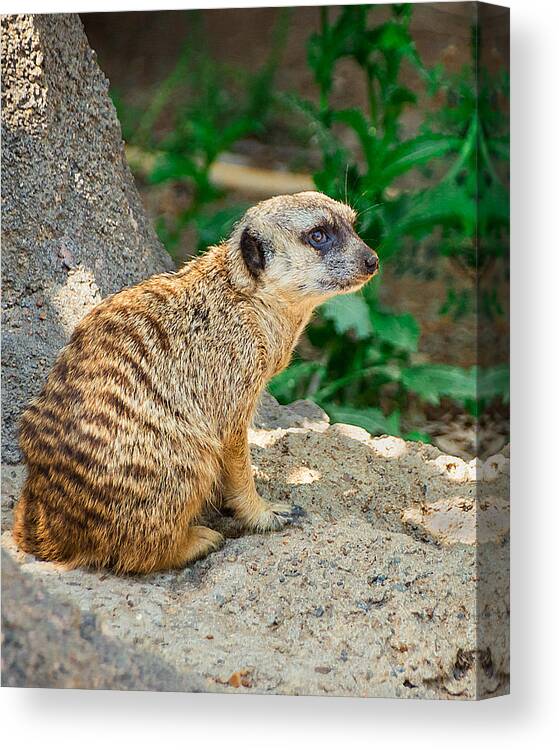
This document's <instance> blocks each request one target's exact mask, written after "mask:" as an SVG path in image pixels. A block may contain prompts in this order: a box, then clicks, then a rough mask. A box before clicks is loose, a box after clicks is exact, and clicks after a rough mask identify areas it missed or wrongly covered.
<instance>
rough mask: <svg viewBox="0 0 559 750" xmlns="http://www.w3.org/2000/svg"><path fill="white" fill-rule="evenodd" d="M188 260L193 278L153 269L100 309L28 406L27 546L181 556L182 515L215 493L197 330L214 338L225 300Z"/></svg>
mask: <svg viewBox="0 0 559 750" xmlns="http://www.w3.org/2000/svg"><path fill="white" fill-rule="evenodd" d="M187 270H188V271H190V277H191V278H189V275H188V274H183V275H182V276H181V275H162V276H159V277H154V278H152V279H149V280H148V281H146V282H144V283H143V284H140V285H138V286H137V287H134V288H132V289H128V290H125V291H123V292H121V293H119V294H117V295H114V296H113V297H111V298H109V299H107V300H105V301H104V302H103V303H101V304H100V305H99V306H98V307H97V308H95V309H94V310H93V311H92V312H91V313H90V314H89V315H88V316H87V317H86V318H85V319H84V321H83V322H82V323H81V324H80V325H79V326H78V327H77V329H76V331H75V332H74V334H73V336H72V338H71V340H70V343H69V345H68V346H67V347H65V349H64V350H63V351H62V352H61V354H60V356H59V358H58V360H57V362H56V364H55V366H54V368H53V369H52V371H51V373H50V375H49V378H48V380H47V383H46V385H45V387H44V389H43V391H42V393H41V394H40V396H39V397H38V398H36V399H35V400H34V401H33V402H32V403H31V404H30V405H29V406H28V408H27V410H26V411H25V413H24V414H23V417H22V421H21V428H20V444H21V447H22V450H23V452H24V455H25V458H26V462H27V465H28V469H29V475H28V479H27V482H26V484H25V487H24V490H23V494H22V498H21V500H20V502H19V504H18V506H17V511H16V523H15V530H14V534H15V537H16V540H17V541H18V542H19V543H20V545H21V546H22V547H23V548H24V549H26V550H27V551H28V552H31V553H33V554H35V555H37V556H38V557H41V558H46V559H56V560H59V561H61V562H66V563H68V564H69V565H80V564H94V565H104V566H111V567H114V568H116V569H117V570H119V569H122V570H132V571H133V570H146V569H147V570H149V569H150V567H156V566H157V567H160V563H161V561H162V558H164V557H165V555H166V554H167V553H168V555H167V556H168V558H169V563H171V562H172V558H173V538H174V537H175V535H176V526H177V519H178V518H180V521H181V522H182V523H183V524H184V525H186V526H188V523H189V521H190V519H191V518H192V517H194V516H196V515H197V514H198V512H199V510H200V505H201V504H202V503H203V502H204V501H205V500H206V499H207V497H208V496H209V495H210V494H211V492H212V486H213V484H214V483H215V481H216V477H217V476H218V471H219V458H218V449H219V444H218V441H217V440H216V439H215V437H214V433H215V430H214V429H212V425H211V424H210V422H211V418H212V413H211V408H208V405H209V404H208V403H204V402H205V401H206V400H208V402H209V401H210V400H211V394H210V393H206V392H204V390H203V389H200V388H199V387H198V385H197V384H198V383H199V381H200V379H201V380H204V372H203V371H202V368H203V363H202V362H201V361H200V360H201V357H200V353H201V347H200V345H199V342H197V341H196V339H197V338H198V337H201V336H203V337H204V339H205V343H204V348H203V351H205V352H206V353H207V352H208V350H209V349H211V345H212V341H211V339H212V332H211V331H212V329H211V326H210V323H211V318H212V317H213V316H215V314H216V310H215V304H214V306H213V309H212V302H211V301H210V302H209V303H208V295H209V296H210V297H211V296H212V290H211V285H210V287H208V284H207V279H205V280H204V283H203V284H200V281H199V277H198V275H197V273H196V269H195V267H194V266H193V267H192V269H187ZM201 287H203V288H201ZM215 291H216V293H217V290H215ZM220 292H221V293H222V294H223V290H220ZM225 323H226V321H225ZM218 328H219V329H221V331H222V333H223V328H224V319H223V317H221V319H220V325H219V326H218ZM214 334H215V331H214ZM214 337H215V336H214ZM215 344H216V345H217V344H218V342H217V341H216V342H215ZM207 364H208V363H207ZM217 364H218V363H217V362H215V365H216V366H217ZM205 369H206V370H208V369H209V368H208V367H206V368H205ZM208 376H211V371H208V372H207V373H206V377H208ZM186 499H188V502H186ZM139 539H141V540H142V541H141V543H138V540H139ZM179 541H180V540H179Z"/></svg>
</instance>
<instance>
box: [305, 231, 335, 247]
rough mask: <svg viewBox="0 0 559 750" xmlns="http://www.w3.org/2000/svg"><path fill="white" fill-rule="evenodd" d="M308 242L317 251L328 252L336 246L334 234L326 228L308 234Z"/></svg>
mask: <svg viewBox="0 0 559 750" xmlns="http://www.w3.org/2000/svg"><path fill="white" fill-rule="evenodd" d="M306 240H307V242H308V243H309V245H311V246H312V247H314V248H315V249H316V250H322V251H324V250H328V249H329V248H330V247H332V245H333V244H334V240H335V236H334V232H333V231H332V230H331V229H329V228H326V227H315V228H314V229H311V231H310V232H308V234H307V236H306Z"/></svg>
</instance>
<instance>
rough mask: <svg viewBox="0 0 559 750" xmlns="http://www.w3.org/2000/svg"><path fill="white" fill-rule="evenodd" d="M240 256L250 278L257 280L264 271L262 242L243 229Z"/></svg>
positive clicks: (264, 260)
mask: <svg viewBox="0 0 559 750" xmlns="http://www.w3.org/2000/svg"><path fill="white" fill-rule="evenodd" d="M241 254H242V256H243V260H244V262H245V265H246V267H247V268H248V271H249V273H250V275H251V276H253V277H254V278H257V277H258V276H259V275H260V273H261V272H262V271H263V270H264V267H265V265H266V257H265V252H264V245H263V243H262V240H261V239H260V238H259V237H257V236H256V235H255V234H253V233H252V232H251V231H250V229H245V230H244V231H243V233H242V235H241Z"/></svg>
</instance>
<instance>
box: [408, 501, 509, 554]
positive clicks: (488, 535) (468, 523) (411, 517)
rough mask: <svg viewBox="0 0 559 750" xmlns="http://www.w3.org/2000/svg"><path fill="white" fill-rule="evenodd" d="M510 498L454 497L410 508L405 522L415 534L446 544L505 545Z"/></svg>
mask: <svg viewBox="0 0 559 750" xmlns="http://www.w3.org/2000/svg"><path fill="white" fill-rule="evenodd" d="M509 512H510V508H509V502H508V498H501V497H496V496H494V497H491V498H484V499H483V500H481V501H477V498H475V497H473V498H472V499H471V500H470V501H467V500H465V499H464V498H463V497H459V496H458V497H457V496H451V497H448V498H445V499H441V500H439V501H437V502H435V503H432V504H430V505H423V506H419V507H418V506H415V507H412V508H406V510H405V511H404V512H403V514H402V520H403V522H404V523H405V524H406V525H407V526H408V528H409V529H410V531H412V532H413V533H419V534H420V535H424V536H425V537H426V538H428V539H431V540H432V541H434V542H436V543H438V544H443V545H449V544H476V543H482V544H485V543H487V542H494V543H495V544H501V542H502V541H503V540H504V539H506V538H507V537H508V534H509Z"/></svg>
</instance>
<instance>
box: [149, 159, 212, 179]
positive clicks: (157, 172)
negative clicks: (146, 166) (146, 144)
mask: <svg viewBox="0 0 559 750" xmlns="http://www.w3.org/2000/svg"><path fill="white" fill-rule="evenodd" d="M199 172H200V170H199V168H198V166H197V165H196V164H195V163H194V161H193V160H192V159H188V158H187V157H185V156H181V155H179V154H174V153H162V154H160V155H159V156H158V157H157V159H156V161H155V165H154V167H153V169H152V171H151V173H150V175H149V181H150V182H151V183H152V184H153V185H157V184H159V183H161V182H166V181H167V180H183V179H184V178H185V177H190V178H193V179H196V178H197V176H198V174H199Z"/></svg>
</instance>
